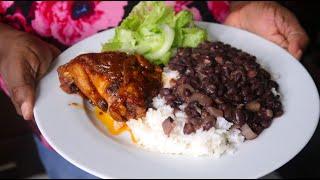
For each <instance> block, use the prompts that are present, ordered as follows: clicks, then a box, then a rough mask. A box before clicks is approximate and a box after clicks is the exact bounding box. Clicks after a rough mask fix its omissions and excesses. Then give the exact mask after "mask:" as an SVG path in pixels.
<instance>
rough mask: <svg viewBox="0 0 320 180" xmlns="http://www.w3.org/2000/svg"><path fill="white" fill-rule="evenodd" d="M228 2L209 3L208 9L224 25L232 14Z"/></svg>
mask: <svg viewBox="0 0 320 180" xmlns="http://www.w3.org/2000/svg"><path fill="white" fill-rule="evenodd" d="M229 6H230V4H229V2H228V1H209V2H208V8H209V10H210V11H211V14H212V16H213V17H214V18H215V19H216V20H217V21H218V22H220V23H223V22H224V20H225V19H226V17H227V16H228V15H229V12H230V7H229Z"/></svg>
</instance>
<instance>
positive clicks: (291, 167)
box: [0, 1, 320, 178]
mask: <svg viewBox="0 0 320 180" xmlns="http://www.w3.org/2000/svg"><path fill="white" fill-rule="evenodd" d="M280 3H281V4H282V5H284V6H285V7H287V8H289V9H290V10H291V11H293V12H294V13H295V14H296V16H297V17H298V19H299V20H300V23H301V24H302V26H303V27H304V28H305V29H306V31H307V33H308V35H309V37H310V40H311V41H310V45H309V47H308V48H307V49H306V52H305V54H304V56H303V58H302V61H301V63H302V64H303V65H304V67H305V68H306V69H307V70H308V71H309V73H310V74H311V76H312V77H313V79H314V81H315V83H316V85H317V88H318V90H319V88H320V4H319V3H315V2H308V3H307V2H305V1H281V2H280ZM0 107H1V108H0V178H36V177H44V178H45V177H46V176H45V172H44V169H43V167H42V164H41V162H40V160H39V158H38V155H37V150H36V147H35V143H34V141H33V137H32V133H31V131H30V128H29V127H28V124H26V122H25V121H24V120H23V119H22V118H21V117H19V116H17V115H16V113H15V110H14V107H13V105H12V104H11V102H10V99H9V98H8V97H7V96H6V95H5V94H4V93H2V92H0ZM302 121H305V123H308V119H302ZM293 141H294V139H293ZM319 142H320V128H319V126H318V128H317V130H316V132H315V134H314V136H313V137H312V139H311V140H310V142H309V143H308V145H307V146H306V147H305V148H304V149H303V150H302V151H301V152H300V153H299V154H298V155H297V156H296V157H295V158H294V159H292V160H291V161H289V162H288V163H287V164H285V165H284V166H283V167H281V168H279V169H278V170H277V171H276V176H274V175H271V176H270V175H269V176H267V177H268V178H299V177H320V166H319V162H320V156H319V154H318V153H319V152H320V143H319Z"/></svg>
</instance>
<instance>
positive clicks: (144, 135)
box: [127, 68, 244, 157]
mask: <svg viewBox="0 0 320 180" xmlns="http://www.w3.org/2000/svg"><path fill="white" fill-rule="evenodd" d="M178 78H179V73H178V72H174V71H170V70H169V69H166V68H165V70H164V73H163V84H164V87H171V85H170V80H171V79H178ZM153 106H154V107H155V109H152V108H149V109H148V111H147V113H146V117H143V118H140V119H137V120H136V119H131V120H129V121H128V122H127V124H128V126H129V128H130V129H131V130H132V132H133V134H134V136H135V138H136V140H137V144H138V145H139V146H141V147H142V148H145V149H147V150H149V151H153V152H160V153H167V154H183V155H190V156H213V157H220V156H221V155H222V154H224V153H234V152H235V150H236V148H237V146H238V145H239V144H241V143H242V142H243V141H244V137H243V136H242V135H241V133H240V131H239V130H237V129H230V128H231V126H232V125H233V124H232V123H230V122H228V121H226V120H225V119H224V118H223V117H218V118H217V122H216V125H215V127H213V128H211V129H210V130H209V131H203V130H201V129H199V130H198V131H197V132H196V133H192V134H190V135H185V134H184V133H183V127H184V125H185V121H186V118H187V116H186V114H185V113H184V112H183V111H178V112H176V113H175V114H174V113H173V108H171V107H170V106H168V105H166V101H165V99H163V98H161V97H160V96H157V97H155V98H154V99H153ZM184 106H185V105H181V109H182V110H183V109H184ZM168 117H171V118H172V119H173V120H174V122H175V123H176V126H175V128H174V129H173V130H172V132H171V133H170V136H167V135H165V134H164V131H163V129H162V123H163V121H164V120H166V119H167V118H168Z"/></svg>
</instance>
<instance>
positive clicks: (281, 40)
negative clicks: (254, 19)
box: [268, 34, 289, 49]
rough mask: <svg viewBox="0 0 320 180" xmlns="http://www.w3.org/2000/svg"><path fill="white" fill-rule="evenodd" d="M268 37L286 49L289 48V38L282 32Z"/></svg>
mask: <svg viewBox="0 0 320 180" xmlns="http://www.w3.org/2000/svg"><path fill="white" fill-rule="evenodd" d="M268 39H269V40H270V41H272V42H274V43H276V44H277V45H279V46H281V47H282V48H284V49H287V48H288V46H289V42H288V40H287V39H286V38H285V37H284V36H283V35H281V34H276V35H272V36H270V37H269V38H268Z"/></svg>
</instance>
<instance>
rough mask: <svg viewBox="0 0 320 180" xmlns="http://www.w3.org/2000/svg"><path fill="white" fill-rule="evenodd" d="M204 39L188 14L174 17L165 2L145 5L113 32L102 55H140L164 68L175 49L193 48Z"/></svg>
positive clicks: (191, 16)
mask: <svg viewBox="0 0 320 180" xmlns="http://www.w3.org/2000/svg"><path fill="white" fill-rule="evenodd" d="M206 39H207V35H206V31H205V30H203V29H201V28H199V27H196V26H195V25H194V22H193V15H192V13H191V12H189V11H181V12H179V13H178V14H175V12H174V10H173V8H172V7H168V6H166V5H165V3H164V2H159V1H144V2H140V3H139V4H138V5H136V6H135V7H134V8H133V10H132V11H131V13H130V14H129V16H128V17H127V18H126V19H124V20H123V22H122V23H121V25H120V26H118V27H117V28H116V30H115V36H114V37H113V39H111V40H110V41H109V42H107V43H105V44H104V45H103V47H102V51H122V52H126V53H139V54H141V55H143V56H145V57H146V58H147V59H148V60H149V61H150V62H151V63H154V64H167V63H168V62H169V59H170V57H172V56H173V55H174V52H175V50H176V48H178V47H196V46H197V45H198V44H199V43H201V42H203V41H205V40H206Z"/></svg>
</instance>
